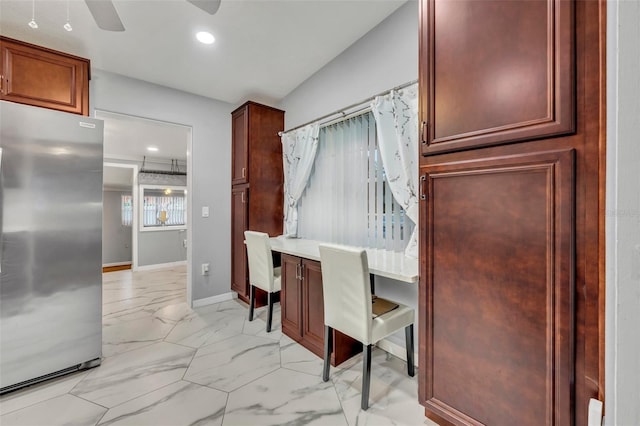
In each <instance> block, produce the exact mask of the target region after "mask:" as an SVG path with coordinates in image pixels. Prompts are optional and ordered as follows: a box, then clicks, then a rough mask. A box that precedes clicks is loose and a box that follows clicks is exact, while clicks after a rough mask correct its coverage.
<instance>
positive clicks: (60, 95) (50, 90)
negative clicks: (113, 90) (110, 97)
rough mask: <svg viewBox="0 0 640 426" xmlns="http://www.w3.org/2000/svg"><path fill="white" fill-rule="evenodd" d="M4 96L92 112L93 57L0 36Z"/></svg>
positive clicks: (16, 99)
mask: <svg viewBox="0 0 640 426" xmlns="http://www.w3.org/2000/svg"><path fill="white" fill-rule="evenodd" d="M0 54H1V55H2V58H1V60H0V66H1V69H0V83H1V90H0V99H2V100H5V101H11V102H17V103H21V104H27V105H33V106H38V107H44V108H50V109H55V110H58V111H65V112H71V113H74V114H81V115H87V116H88V115H89V69H90V68H89V60H88V59H84V58H79V57H77V56H72V55H69V54H66V53H62V52H57V51H55V50H50V49H46V48H44V47H39V46H35V45H32V44H28V43H24V42H21V41H18V40H13V39H10V38H6V37H0Z"/></svg>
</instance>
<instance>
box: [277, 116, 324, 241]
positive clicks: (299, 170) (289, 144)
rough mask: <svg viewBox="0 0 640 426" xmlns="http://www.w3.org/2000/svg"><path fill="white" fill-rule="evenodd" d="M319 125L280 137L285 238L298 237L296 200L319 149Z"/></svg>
mask: <svg viewBox="0 0 640 426" xmlns="http://www.w3.org/2000/svg"><path fill="white" fill-rule="evenodd" d="M318 128H319V127H318V124H317V123H315V124H310V125H308V126H305V127H302V128H300V129H297V130H294V131H291V132H287V133H283V134H282V156H283V165H284V235H286V236H289V237H296V236H297V235H298V200H299V199H300V196H301V195H302V192H303V191H304V189H305V188H306V186H307V181H308V180H309V174H310V173H311V168H312V167H313V162H314V160H315V157H316V150H317V147H318Z"/></svg>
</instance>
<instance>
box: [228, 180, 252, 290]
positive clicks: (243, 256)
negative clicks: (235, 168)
mask: <svg viewBox="0 0 640 426" xmlns="http://www.w3.org/2000/svg"><path fill="white" fill-rule="evenodd" d="M248 201H249V188H248V187H247V186H240V187H235V188H233V189H232V190H231V290H233V291H235V292H237V293H238V296H240V297H243V298H245V299H246V297H248V294H249V292H248V281H247V250H246V248H245V244H244V231H246V229H247V218H248V213H247V209H248V207H247V206H248Z"/></svg>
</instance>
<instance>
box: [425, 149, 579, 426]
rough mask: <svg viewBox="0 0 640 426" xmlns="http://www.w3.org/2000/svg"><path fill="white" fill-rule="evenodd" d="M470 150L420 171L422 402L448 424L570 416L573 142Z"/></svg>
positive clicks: (558, 420)
mask: <svg viewBox="0 0 640 426" xmlns="http://www.w3.org/2000/svg"><path fill="white" fill-rule="evenodd" d="M475 157H476V159H475V160H468V159H466V160H460V161H458V162H456V161H453V160H450V161H449V162H445V163H436V164H434V165H430V166H426V167H423V168H421V175H423V176H425V177H426V195H427V201H426V205H425V203H423V204H422V206H421V213H422V217H421V219H420V223H423V224H426V226H425V227H424V228H423V229H424V230H426V233H425V234H423V235H422V236H421V242H422V253H426V256H425V261H424V262H423V263H422V265H421V268H422V271H421V277H420V279H421V283H420V293H419V306H420V309H419V312H420V323H419V329H420V330H421V336H420V354H421V359H420V365H421V366H425V371H424V373H423V374H422V376H421V377H420V379H421V382H420V399H421V402H422V403H423V405H425V407H426V411H427V415H429V416H430V417H432V415H435V417H432V418H434V419H444V420H446V421H448V422H452V423H454V424H466V425H513V424H518V425H543V424H547V425H551V424H553V425H569V424H572V420H571V416H572V415H571V409H572V405H571V404H572V395H571V393H572V384H573V374H574V353H573V349H574V344H575V330H574V319H575V308H574V306H575V303H574V272H573V271H574V268H575V259H574V226H573V214H574V181H573V179H574V151H573V150H572V149H565V150H558V151H546V152H542V153H536V152H534V153H522V154H515V155H509V156H504V157H499V156H495V151H493V154H491V155H489V154H487V157H484V158H483V156H482V152H478V153H477V155H476V156H475ZM449 158H451V157H449Z"/></svg>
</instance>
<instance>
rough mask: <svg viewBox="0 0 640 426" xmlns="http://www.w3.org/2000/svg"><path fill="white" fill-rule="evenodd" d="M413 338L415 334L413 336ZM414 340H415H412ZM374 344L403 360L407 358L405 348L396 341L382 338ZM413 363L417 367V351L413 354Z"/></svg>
mask: <svg viewBox="0 0 640 426" xmlns="http://www.w3.org/2000/svg"><path fill="white" fill-rule="evenodd" d="M414 339H415V336H414ZM414 341H415V340H414ZM376 346H377V347H379V348H380V349H382V350H383V351H385V352H387V353H390V354H391V355H393V356H395V357H398V358H400V359H401V360H403V361H406V360H407V349H406V348H405V347H404V346H400V345H398V344H397V343H394V342H392V341H391V340H389V339H382V340H380V341H379V342H378V343H376ZM413 364H414V365H415V366H416V367H418V353H417V352H415V353H414V354H413Z"/></svg>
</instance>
